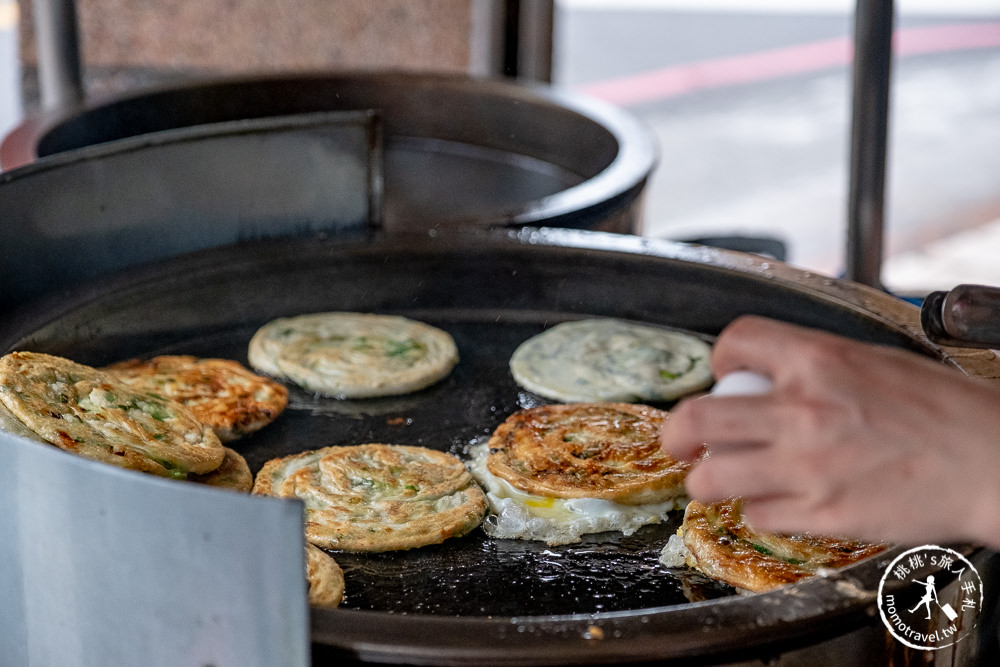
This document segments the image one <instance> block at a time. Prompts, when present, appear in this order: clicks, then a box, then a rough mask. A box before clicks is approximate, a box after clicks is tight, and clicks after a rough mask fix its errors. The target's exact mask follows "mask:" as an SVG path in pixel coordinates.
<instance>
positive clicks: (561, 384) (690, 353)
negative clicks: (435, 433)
mask: <svg viewBox="0 0 1000 667" xmlns="http://www.w3.org/2000/svg"><path fill="white" fill-rule="evenodd" d="M710 353H711V347H710V346H709V345H708V343H706V342H704V341H702V340H701V339H699V338H697V337H695V336H692V335H690V334H686V333H682V332H678V331H672V330H669V329H663V328H660V327H656V326H652V325H645V324H637V323H633V322H626V321H624V320H615V319H586V320H575V321H572V322H563V323H562V324H557V325H556V326H554V327H552V328H550V329H547V330H545V331H543V332H542V333H540V334H538V335H536V336H533V337H532V338H529V339H528V340H526V341H524V342H523V343H521V345H520V346H518V348H517V349H516V350H515V351H514V354H513V355H512V356H511V359H510V371H511V374H512V375H513V376H514V380H515V381H516V382H517V383H518V384H519V385H521V386H522V387H524V388H525V389H527V390H528V391H531V392H534V393H536V394H539V395H540V396H544V397H546V398H550V399H553V400H557V401H564V402H574V401H579V402H584V401H594V402H596V401H618V402H648V401H670V400H674V399H676V398H679V397H681V396H684V395H686V394H689V393H692V392H696V391H700V390H702V389H705V388H706V387H708V386H709V385H710V384H711V383H712V373H711V368H710V366H709V355H710Z"/></svg>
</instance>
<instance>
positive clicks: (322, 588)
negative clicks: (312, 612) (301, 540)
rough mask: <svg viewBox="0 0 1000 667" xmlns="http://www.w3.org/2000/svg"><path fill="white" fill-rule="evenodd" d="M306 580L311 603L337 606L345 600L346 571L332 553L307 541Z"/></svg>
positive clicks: (315, 605)
mask: <svg viewBox="0 0 1000 667" xmlns="http://www.w3.org/2000/svg"><path fill="white" fill-rule="evenodd" d="M306 582H307V583H308V584H309V593H308V596H309V604H310V605H312V606H313V607H337V606H339V605H340V603H341V602H343V600H344V589H345V582H344V571H343V570H341V569H340V565H339V564H338V563H337V561H336V560H335V559H334V558H333V556H331V555H330V554H328V553H326V552H325V551H323V550H322V549H320V548H318V547H315V546H313V545H312V544H309V543H308V542H306Z"/></svg>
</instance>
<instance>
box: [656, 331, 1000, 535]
mask: <svg viewBox="0 0 1000 667" xmlns="http://www.w3.org/2000/svg"><path fill="white" fill-rule="evenodd" d="M712 367H713V372H714V373H715V376H716V377H719V378H721V377H723V376H724V375H726V374H727V373H730V372H732V371H737V370H752V371H755V372H758V373H761V374H763V375H765V376H767V377H769V378H770V379H771V381H772V383H773V389H772V391H771V392H770V393H767V394H764V395H755V396H710V397H704V398H698V399H693V400H688V401H684V402H682V403H681V404H679V405H678V406H677V407H676V408H675V409H674V410H673V412H672V415H671V417H670V419H668V420H667V422H666V424H665V425H664V427H663V431H662V433H661V445H662V446H663V447H664V448H665V449H666V450H667V451H669V452H670V453H671V454H673V455H674V456H676V457H678V458H681V459H684V460H694V459H696V458H698V456H699V455H700V454H701V452H702V451H703V447H704V445H705V443H709V451H710V455H709V456H708V457H707V458H705V459H704V460H701V461H699V462H698V463H697V464H696V465H695V466H694V468H693V469H692V470H691V472H690V473H689V475H688V478H687V488H688V492H689V494H690V495H691V496H692V497H693V498H696V499H698V500H701V501H702V502H715V501H718V500H722V499H725V498H728V497H730V496H742V497H743V498H744V499H745V501H746V502H745V512H746V517H747V519H748V520H749V521H750V522H751V523H752V524H753V525H754V527H755V528H756V529H758V530H765V531H769V532H786V533H795V532H800V533H801V532H813V533H818V534H827V535H839V536H848V537H853V538H858V539H866V540H874V541H882V540H887V541H894V542H900V543H910V544H924V543H929V542H938V543H940V542H947V541H964V540H972V541H981V542H984V543H986V544H989V545H991V546H993V547H1000V389H998V388H997V387H995V386H992V385H990V384H989V383H987V382H985V381H982V380H974V379H970V378H968V377H966V376H964V375H962V374H961V373H960V372H959V371H957V370H955V369H953V368H950V367H948V366H946V365H944V364H942V363H940V362H936V361H933V360H932V359H930V358H927V357H921V356H920V355H917V354H915V353H912V352H907V351H905V350H901V349H895V348H887V347H881V346H875V345H869V344H864V343H860V342H857V341H852V340H849V339H846V338H842V337H839V336H836V335H833V334H830V333H827V332H821V331H816V330H811V329H805V328H802V327H797V326H793V325H790V324H786V323H781V322H776V321H773V320H766V319H763V318H759V317H743V318H740V319H738V320H736V321H735V322H733V323H732V324H731V325H730V326H729V327H727V328H726V330H725V331H723V332H722V334H721V335H720V336H719V339H718V341H717V342H716V345H715V348H714V351H713V355H712Z"/></svg>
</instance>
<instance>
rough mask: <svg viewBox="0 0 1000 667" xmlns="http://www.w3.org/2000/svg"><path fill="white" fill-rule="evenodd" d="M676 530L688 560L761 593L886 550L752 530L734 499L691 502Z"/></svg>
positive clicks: (851, 542)
mask: <svg viewBox="0 0 1000 667" xmlns="http://www.w3.org/2000/svg"><path fill="white" fill-rule="evenodd" d="M677 532H678V534H679V535H680V536H681V537H682V538H683V540H684V546H685V547H686V548H687V553H686V554H685V555H686V560H687V564H688V565H690V566H691V567H694V568H695V569H697V570H699V571H701V572H703V573H704V574H706V575H708V576H709V577H712V578H713V579H717V580H719V581H723V582H725V583H727V584H730V585H731V586H734V587H736V588H739V589H743V590H747V591H752V592H755V593H762V592H765V591H769V590H772V589H775V588H778V587H779V586H783V585H785V584H791V583H794V582H796V581H799V580H800V579H804V578H806V577H811V576H813V575H814V574H816V573H817V571H819V570H820V569H821V568H829V569H832V568H838V567H844V566H845V565H850V564H851V563H855V562H857V561H859V560H861V559H863V558H867V557H868V556H872V555H875V554H877V553H879V552H880V551H883V550H885V549H886V548H887V547H888V545H886V544H873V543H868V542H859V541H856V540H850V539H844V538H839V537H826V536H821V535H808V534H801V535H776V534H774V533H765V532H760V531H757V530H754V529H753V527H751V526H750V525H749V524H747V522H746V521H745V520H744V518H743V501H742V500H741V499H739V498H731V499H729V500H726V501H723V502H719V503H714V504H711V505H705V504H703V503H700V502H696V501H691V502H690V503H689V504H688V506H687V509H686V510H685V512H684V521H683V522H682V524H681V527H680V529H679V530H678V531H677Z"/></svg>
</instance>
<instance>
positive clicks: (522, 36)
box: [517, 0, 555, 83]
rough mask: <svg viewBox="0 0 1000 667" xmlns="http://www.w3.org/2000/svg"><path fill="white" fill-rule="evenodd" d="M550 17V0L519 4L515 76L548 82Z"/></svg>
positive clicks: (549, 80) (550, 45) (550, 62)
mask: <svg viewBox="0 0 1000 667" xmlns="http://www.w3.org/2000/svg"><path fill="white" fill-rule="evenodd" d="M554 16H555V2H554V0H527V2H524V1H522V2H521V3H520V11H519V12H518V32H519V37H518V40H517V46H518V50H517V76H518V78H521V79H527V80H529V81H541V82H544V83H551V82H552V32H553V28H554Z"/></svg>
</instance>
